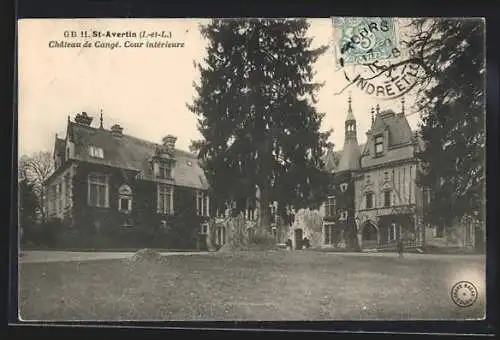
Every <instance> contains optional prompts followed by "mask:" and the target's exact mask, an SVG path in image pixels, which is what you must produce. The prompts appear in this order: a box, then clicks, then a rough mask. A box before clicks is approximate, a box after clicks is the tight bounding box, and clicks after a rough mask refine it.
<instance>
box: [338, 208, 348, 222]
mask: <svg viewBox="0 0 500 340" xmlns="http://www.w3.org/2000/svg"><path fill="white" fill-rule="evenodd" d="M339 219H340V220H343V221H345V220H347V210H342V211H341V212H340V218H339Z"/></svg>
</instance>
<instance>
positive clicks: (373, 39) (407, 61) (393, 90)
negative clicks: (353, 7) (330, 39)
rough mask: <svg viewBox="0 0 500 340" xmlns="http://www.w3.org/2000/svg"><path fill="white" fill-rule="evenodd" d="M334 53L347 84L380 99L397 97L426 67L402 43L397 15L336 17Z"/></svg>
mask: <svg viewBox="0 0 500 340" xmlns="http://www.w3.org/2000/svg"><path fill="white" fill-rule="evenodd" d="M333 26H334V44H335V56H336V62H337V66H338V67H339V69H342V71H343V73H344V78H345V80H346V84H344V85H345V86H344V88H346V87H348V86H355V87H356V88H357V89H358V90H360V91H362V92H363V93H365V94H367V95H370V96H373V97H376V98H377V99H382V100H389V99H395V98H398V97H401V96H403V95H405V94H406V93H408V92H410V91H411V90H412V89H414V88H415V86H416V85H417V84H418V81H419V77H420V76H421V75H422V72H423V69H422V66H421V64H419V63H418V62H417V59H415V58H412V57H411V55H410V53H411V51H407V50H405V49H403V48H402V47H401V44H400V40H401V38H400V36H399V35H400V34H399V29H398V25H397V24H396V20H395V19H394V18H376V17H371V18H334V19H333Z"/></svg>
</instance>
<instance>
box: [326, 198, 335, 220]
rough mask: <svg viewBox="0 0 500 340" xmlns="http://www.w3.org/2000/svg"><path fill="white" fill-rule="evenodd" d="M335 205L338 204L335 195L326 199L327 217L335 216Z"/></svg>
mask: <svg viewBox="0 0 500 340" xmlns="http://www.w3.org/2000/svg"><path fill="white" fill-rule="evenodd" d="M335 205H336V200H335V197H333V196H330V197H328V200H327V201H326V211H325V212H326V214H325V215H326V217H335Z"/></svg>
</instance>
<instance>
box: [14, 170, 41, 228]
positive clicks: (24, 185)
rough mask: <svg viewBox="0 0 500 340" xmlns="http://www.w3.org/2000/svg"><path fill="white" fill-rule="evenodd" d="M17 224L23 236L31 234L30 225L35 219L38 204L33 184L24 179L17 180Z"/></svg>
mask: <svg viewBox="0 0 500 340" xmlns="http://www.w3.org/2000/svg"><path fill="white" fill-rule="evenodd" d="M18 189H19V226H20V228H22V229H23V231H24V232H23V234H24V236H23V238H30V237H32V236H33V233H32V231H33V230H32V228H31V227H32V226H33V225H34V223H35V221H36V218H37V216H36V211H37V206H38V197H37V196H36V194H35V192H34V190H33V184H31V183H29V182H28V181H27V180H26V179H21V181H20V182H19V188H18Z"/></svg>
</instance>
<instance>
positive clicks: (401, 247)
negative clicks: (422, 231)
mask: <svg viewBox="0 0 500 340" xmlns="http://www.w3.org/2000/svg"><path fill="white" fill-rule="evenodd" d="M396 248H397V251H398V256H399V258H400V259H402V258H403V256H404V255H403V253H404V243H403V239H402V238H401V237H400V238H399V239H398V241H397V244H396Z"/></svg>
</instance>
